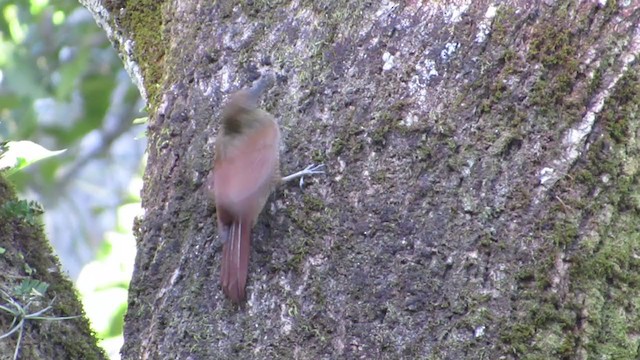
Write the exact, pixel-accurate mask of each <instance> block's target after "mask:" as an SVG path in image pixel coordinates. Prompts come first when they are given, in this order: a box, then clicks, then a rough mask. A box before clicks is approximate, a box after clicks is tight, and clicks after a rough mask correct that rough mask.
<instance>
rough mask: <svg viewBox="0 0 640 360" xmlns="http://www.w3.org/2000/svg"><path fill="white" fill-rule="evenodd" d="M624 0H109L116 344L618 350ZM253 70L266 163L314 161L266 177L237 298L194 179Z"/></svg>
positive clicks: (625, 178) (628, 254)
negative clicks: (124, 128) (133, 150)
mask: <svg viewBox="0 0 640 360" xmlns="http://www.w3.org/2000/svg"><path fill="white" fill-rule="evenodd" d="M98 5H100V3H98ZM638 6H639V5H638V4H636V2H634V1H600V2H599V1H553V0H549V1H544V2H530V1H498V2H489V1H473V2H472V1H462V0H460V1H429V2H420V1H406V2H398V3H394V2H384V3H378V2H371V1H333V0H332V1H304V0H300V1H278V0H274V1H258V0H255V1H243V2H241V4H236V2H233V1H215V2H214V1H204V0H202V1H196V0H191V1H186V0H184V1H162V2H158V1H155V0H154V1H146V0H138V1H105V2H104V7H103V8H101V11H100V12H96V14H97V16H98V17H99V18H102V23H104V24H108V26H109V27H110V28H112V29H115V30H116V31H115V32H114V33H115V34H116V35H113V36H112V39H113V41H114V43H115V45H116V47H118V48H119V49H120V50H121V52H122V53H123V54H125V55H124V56H125V58H126V60H127V61H133V62H134V63H137V64H139V65H140V67H139V68H140V69H141V73H142V77H141V78H142V79H143V84H142V85H143V86H144V88H145V89H146V91H147V93H148V94H149V96H148V98H149V100H150V106H149V110H150V114H151V116H150V121H149V129H148V137H149V149H148V151H149V162H148V168H147V172H146V175H145V186H144V193H143V205H144V208H145V209H146V214H145V216H144V218H143V219H140V221H139V222H138V228H137V231H138V240H139V242H138V249H139V250H138V251H139V253H138V258H137V261H136V270H135V273H134V277H133V281H132V283H131V292H130V303H129V312H128V314H127V318H126V325H125V347H124V349H123V354H124V357H125V358H127V359H137V358H142V359H164V358H167V359H168V358H171V359H174V358H175V359H225V358H242V359H246V358H257V359H275V358H279V359H292V358H298V359H323V358H326V359H332V358H335V359H353V358H363V359H375V358H407V359H412V358H430V359H479V358H486V359H498V358H506V359H509V358H513V359H515V358H530V359H557V358H585V359H586V358H612V359H627V358H635V357H636V356H637V355H638V345H639V337H638V333H639V332H640V317H639V316H638V315H639V314H638V311H639V309H638V307H639V306H640V301H639V300H638V299H640V293H639V292H640V291H639V289H640V288H639V285H640V275H639V274H638V272H639V271H638V270H640V266H639V265H640V242H639V241H638V239H639V234H638V227H637V225H636V224H637V222H638V213H639V211H640V195H639V192H638V176H637V175H638V171H639V165H640V163H639V161H638V156H637V153H638V152H639V150H640V145H639V143H638V118H637V112H638V99H640V97H639V96H640V86H639V84H638V79H639V75H638V62H637V59H636V55H637V53H638V51H639V49H640V33H639V32H638V30H637V28H638V24H639V23H640V21H639V15H640V10H639V9H638ZM261 67H265V68H270V69H271V70H272V71H275V72H276V73H277V74H278V75H279V76H278V82H277V84H276V86H275V88H274V89H272V90H271V91H270V92H269V94H268V95H267V96H266V99H265V101H264V103H263V107H264V108H265V109H266V110H268V111H270V112H271V113H273V114H274V115H275V116H276V118H277V119H279V122H280V126H281V128H282V132H283V138H284V149H283V153H282V164H283V166H282V168H283V169H282V170H283V173H287V172H290V171H293V170H295V169H298V168H300V167H301V166H304V165H307V164H308V163H311V162H323V163H325V164H326V165H327V168H328V174H327V176H326V177H319V178H317V179H315V180H313V181H311V182H310V184H309V185H308V186H307V187H306V188H305V189H304V190H300V189H298V188H297V187H295V186H288V187H284V188H281V189H280V190H279V191H277V192H276V194H275V196H274V197H273V201H272V202H271V205H270V209H269V210H268V211H266V213H265V214H263V216H262V219H261V221H260V222H259V224H258V226H257V227H256V230H255V233H254V250H253V252H252V258H251V265H250V274H251V275H250V279H249V287H248V292H249V299H248V302H247V303H246V304H245V305H244V306H241V307H234V306H232V305H231V304H230V303H229V302H228V301H226V300H225V299H224V297H223V296H222V293H221V291H220V288H219V285H218V273H219V259H220V247H219V246H218V244H217V243H216V240H215V239H216V235H215V234H216V231H215V221H214V214H213V206H212V203H211V201H209V200H208V199H207V198H206V196H205V194H204V186H203V184H204V181H205V178H206V176H207V174H208V172H209V169H210V165H211V159H212V157H213V154H212V149H213V143H214V138H215V134H216V129H217V125H218V118H219V110H220V105H221V104H222V102H223V100H224V99H225V97H226V96H227V95H228V94H229V93H230V92H233V91H235V90H237V89H239V88H241V87H245V86H248V85H249V83H250V81H252V80H254V79H255V78H257V76H258V73H259V70H260V69H261ZM268 207H269V205H268Z"/></svg>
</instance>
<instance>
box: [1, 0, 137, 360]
mask: <svg viewBox="0 0 640 360" xmlns="http://www.w3.org/2000/svg"><path fill="white" fill-rule="evenodd" d="M143 107H144V103H143V102H142V100H141V99H140V97H139V94H138V91H137V89H136V88H135V87H134V86H133V85H132V83H131V81H130V79H129V78H128V76H127V74H126V72H125V71H124V70H123V66H122V63H121V61H120V59H119V58H118V56H117V54H116V52H115V51H114V49H113V48H112V47H111V44H110V43H109V41H108V40H107V38H106V36H105V34H104V33H103V31H102V30H101V29H99V28H98V27H97V26H96V24H95V22H94V20H93V18H92V17H91V15H90V14H89V12H88V11H86V10H85V9H84V8H83V7H82V6H80V4H79V3H78V2H77V1H72V0H55V1H53V0H51V1H49V0H22V1H4V0H0V141H2V142H3V143H6V142H8V141H18V140H29V141H30V142H24V143H21V144H23V145H25V146H21V147H19V148H18V147H14V148H13V149H14V150H15V151H17V152H18V153H19V154H18V156H19V157H23V158H25V159H29V158H31V157H33V156H34V154H35V153H36V152H37V151H38V147H37V146H35V144H37V145H40V146H42V147H44V148H46V149H47V150H51V151H53V150H62V149H66V151H64V152H62V153H61V154H57V155H55V156H51V157H48V158H46V159H44V160H41V161H38V162H36V163H35V164H32V165H30V166H28V167H26V168H24V169H21V170H19V171H15V172H13V173H12V174H11V175H10V180H11V181H12V182H13V183H14V184H15V186H16V188H17V189H18V190H19V192H20V193H21V195H22V197H23V198H26V199H29V200H36V201H38V202H40V203H41V204H42V205H43V207H44V209H45V210H46V212H45V215H44V222H45V227H46V232H47V235H48V236H49V239H50V240H51V242H52V245H53V247H54V249H55V250H56V251H57V254H58V256H59V257H60V260H61V262H62V265H63V267H64V268H65V269H66V270H67V271H68V273H69V276H70V277H71V278H72V279H73V280H75V281H76V284H77V287H78V289H79V291H80V293H81V296H82V298H83V302H84V305H85V311H86V313H87V315H88V316H89V317H90V319H91V321H92V323H93V326H94V329H95V330H96V333H97V334H98V336H99V337H101V338H102V339H104V341H103V346H104V347H105V348H106V349H107V351H108V352H109V353H110V354H111V356H112V358H113V359H117V358H118V350H119V347H120V345H121V342H122V320H123V315H124V312H125V311H126V300H127V288H128V283H129V279H130V277H131V271H132V268H133V260H134V257H135V240H134V239H133V236H132V234H131V227H132V221H133V218H134V217H135V216H137V215H139V214H140V199H139V193H140V188H141V186H142V180H141V171H142V166H143V155H144V149H145V146H146V144H145V138H144V128H143V125H132V122H133V120H134V119H135V118H137V117H140V116H143V115H142V114H141V111H142V109H143ZM4 330H5V329H0V332H3V331H4Z"/></svg>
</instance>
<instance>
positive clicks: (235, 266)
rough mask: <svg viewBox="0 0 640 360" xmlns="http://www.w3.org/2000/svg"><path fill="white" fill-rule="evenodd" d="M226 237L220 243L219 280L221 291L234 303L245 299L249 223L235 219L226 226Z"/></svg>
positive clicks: (249, 234) (249, 235) (249, 243)
mask: <svg viewBox="0 0 640 360" xmlns="http://www.w3.org/2000/svg"><path fill="white" fill-rule="evenodd" d="M226 235H227V239H226V240H225V241H224V244H223V245H222V264H221V270H220V281H221V284H222V291H224V293H225V295H227V297H228V298H229V299H230V300H231V301H233V302H234V303H239V302H241V301H243V300H244V299H245V296H246V292H245V286H246V285H247V276H248V274H249V253H250V252H251V224H250V222H249V221H246V220H242V219H237V220H236V221H234V222H233V223H232V224H231V226H230V227H229V228H228V232H227V233H226Z"/></svg>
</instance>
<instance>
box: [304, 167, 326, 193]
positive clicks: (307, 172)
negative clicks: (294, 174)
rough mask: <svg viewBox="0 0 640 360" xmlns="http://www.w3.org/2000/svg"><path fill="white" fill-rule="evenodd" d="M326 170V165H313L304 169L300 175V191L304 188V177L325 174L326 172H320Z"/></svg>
mask: <svg viewBox="0 0 640 360" xmlns="http://www.w3.org/2000/svg"><path fill="white" fill-rule="evenodd" d="M322 168H324V164H318V165H315V164H311V165H309V166H307V167H306V168H304V170H302V171H301V172H300V173H301V175H300V189H302V187H303V186H304V177H305V176H307V175H315V174H324V170H320V169H322Z"/></svg>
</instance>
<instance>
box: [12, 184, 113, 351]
mask: <svg viewBox="0 0 640 360" xmlns="http://www.w3.org/2000/svg"><path fill="white" fill-rule="evenodd" d="M41 211H42V209H41V207H39V206H38V205H37V204H35V203H33V202H32V203H27V202H26V201H24V200H17V199H16V195H15V192H14V189H13V188H12V187H11V186H10V185H9V184H8V183H7V182H6V180H5V179H4V175H3V174H1V173H0V290H2V293H1V295H0V305H2V306H4V307H5V308H8V309H11V310H13V311H15V310H17V306H20V307H22V308H24V310H25V312H26V314H33V313H36V312H39V311H41V310H43V309H45V308H46V307H47V306H51V308H50V309H49V310H48V311H45V312H43V313H42V314H41V316H42V317H49V318H51V317H64V316H76V315H84V312H83V310H82V305H81V304H80V301H79V300H78V295H77V293H76V291H75V288H74V287H73V283H72V282H71V281H70V280H69V278H68V277H67V275H66V274H64V273H63V272H62V270H61V267H60V263H59V262H58V258H57V257H56V256H55V255H53V249H52V248H51V246H50V245H49V242H48V241H47V239H46V237H45V236H44V233H43V231H42V224H41V222H40V219H39V216H40V214H41ZM37 283H46V284H48V289H47V290H46V292H44V296H33V292H32V291H31V288H33V287H34V286H35V284H37ZM30 298H31V300H30ZM19 320H20V318H18V319H17V320H16V321H15V322H13V321H14V316H13V315H11V314H9V313H8V312H7V311H5V310H0V336H2V335H5V334H7V333H8V332H9V331H11V330H12V329H13V328H14V327H15V326H16V325H17V324H18V322H19ZM18 337H19V332H18V331H16V332H14V333H13V334H12V335H10V336H8V337H6V338H3V339H1V340H0V359H2V360H5V359H13V356H14V352H15V349H16V346H17V341H18ZM18 354H19V357H18V359H34V360H36V359H88V360H96V359H106V358H107V357H106V356H105V354H104V352H103V350H102V349H101V348H99V347H98V346H97V344H96V339H95V337H94V334H93V332H92V331H91V329H90V328H89V322H88V321H87V319H86V318H85V317H84V316H83V317H80V318H75V319H67V320H58V321H52V320H43V319H27V320H25V322H24V327H23V334H22V340H21V342H20V346H19V353H18Z"/></svg>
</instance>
